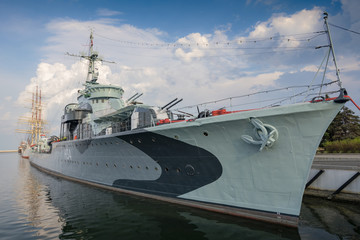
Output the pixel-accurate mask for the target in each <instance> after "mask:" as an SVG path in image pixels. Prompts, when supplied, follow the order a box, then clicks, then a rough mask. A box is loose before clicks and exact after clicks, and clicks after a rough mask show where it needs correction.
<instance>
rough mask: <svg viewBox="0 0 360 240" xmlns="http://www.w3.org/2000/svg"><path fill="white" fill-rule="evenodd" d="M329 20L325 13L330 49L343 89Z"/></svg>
mask: <svg viewBox="0 0 360 240" xmlns="http://www.w3.org/2000/svg"><path fill="white" fill-rule="evenodd" d="M327 18H328V13H327V12H324V21H325V26H326V33H327V35H328V38H329V44H330V46H329V47H330V50H331V54H332V56H333V61H334V64H335V70H336V76H337V81H338V85H339V87H340V88H342V82H341V79H340V70H339V69H338V66H337V62H336V57H335V51H334V45H333V43H332V39H331V34H330V28H329V24H328V22H327Z"/></svg>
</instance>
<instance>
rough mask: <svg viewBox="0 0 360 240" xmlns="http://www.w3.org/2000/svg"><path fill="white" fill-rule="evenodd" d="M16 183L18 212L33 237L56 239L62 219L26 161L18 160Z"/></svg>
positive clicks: (44, 187)
mask: <svg viewBox="0 0 360 240" xmlns="http://www.w3.org/2000/svg"><path fill="white" fill-rule="evenodd" d="M18 166H19V167H18V170H19V173H18V177H17V181H16V189H17V190H16V192H17V196H16V203H17V205H18V211H19V212H20V213H21V215H20V216H22V217H23V219H22V220H25V222H28V225H29V226H30V227H31V229H30V231H31V232H32V235H33V236H37V237H38V238H40V237H41V238H42V237H44V238H46V239H56V238H57V237H58V235H59V234H60V232H61V227H62V219H61V218H60V217H59V216H58V214H57V209H56V208H55V207H54V206H53V205H52V204H51V199H50V198H49V197H50V196H49V195H48V194H47V190H46V186H45V185H44V184H43V183H41V182H39V181H38V179H37V177H36V175H34V174H33V172H32V171H31V168H30V164H29V162H28V161H27V160H25V159H22V158H19V165H18Z"/></svg>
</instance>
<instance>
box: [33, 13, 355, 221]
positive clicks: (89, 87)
mask: <svg viewBox="0 0 360 240" xmlns="http://www.w3.org/2000/svg"><path fill="white" fill-rule="evenodd" d="M324 19H325V25H326V27H327V30H326V33H327V34H328V36H329V48H330V50H331V51H332V55H333V59H334V60H335V61H336V59H335V54H334V50H333V45H332V41H331V37H330V32H329V28H328V25H327V15H325V17H324ZM90 43H91V44H90V49H89V55H86V56H85V55H82V56H80V57H82V58H84V59H87V60H88V63H89V65H88V77H87V80H86V82H85V84H84V86H85V87H84V89H82V90H79V92H78V93H79V94H78V97H77V101H78V102H77V103H69V104H67V105H66V106H65V108H64V114H63V115H62V117H61V128H60V137H59V139H49V140H48V141H47V142H48V146H49V148H48V149H47V150H46V151H40V150H39V149H40V148H34V151H33V152H32V153H31V156H30V163H31V165H32V166H34V167H37V168H39V169H40V170H43V171H45V172H47V173H50V174H53V175H56V176H60V177H64V178H66V179H70V180H74V181H78V182H82V183H87V184H91V185H94V186H97V187H102V188H106V189H110V190H114V191H120V192H124V193H129V194H135V195H139V196H144V197H149V198H153V199H158V200H162V201H168V202H171V203H176V204H183V205H187V206H191V207H197V208H201V209H205V210H210V211H215V212H219V213H225V214H230V215H235V216H241V217H246V218H251V219H256V220H262V221H267V222H272V223H278V224H282V225H288V226H297V224H298V217H299V214H300V207H301V202H302V196H303V192H304V188H305V184H306V181H307V178H308V175H309V171H310V168H311V165H312V161H313V159H314V155H315V153H316V149H317V147H318V145H319V143H320V141H321V139H322V136H323V134H324V133H325V131H326V129H327V127H328V126H329V124H330V123H331V122H332V120H333V119H334V117H335V116H336V114H337V113H338V112H339V111H340V109H341V108H342V107H343V105H344V104H345V102H347V101H348V100H349V97H348V96H347V93H346V90H345V89H344V88H343V87H342V85H341V81H340V77H339V75H338V71H336V74H337V76H338V80H337V81H336V82H337V84H338V85H339V90H338V91H337V94H338V96H337V97H334V98H329V97H324V96H319V97H314V98H313V99H312V100H311V101H305V102H300V103H295V104H290V105H281V106H272V107H265V108H259V109H252V110H247V111H243V110H232V111H229V110H227V109H224V108H221V109H212V111H210V110H206V111H199V112H198V114H196V115H194V114H189V113H187V112H184V111H180V110H179V111H178V112H176V111H175V110H174V111H172V110H171V108H173V107H174V106H175V105H176V104H178V103H179V102H180V101H181V100H182V99H180V100H178V99H174V100H173V101H171V102H169V103H168V104H165V105H164V106H162V107H157V106H151V105H146V104H143V103H141V102H139V101H137V99H138V98H139V97H140V96H141V94H135V95H133V96H132V97H130V98H129V99H127V100H126V101H125V100H124V99H123V94H124V90H123V89H122V88H121V87H118V86H113V85H102V84H99V83H98V82H97V80H98V72H97V70H96V67H95V63H96V62H97V61H101V59H100V58H99V56H98V53H97V52H95V51H94V50H93V34H92V33H91V35H90ZM330 50H329V51H330ZM329 55H330V54H329ZM335 66H336V62H335ZM179 113H183V114H179Z"/></svg>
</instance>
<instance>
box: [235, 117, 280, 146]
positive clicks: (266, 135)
mask: <svg viewBox="0 0 360 240" xmlns="http://www.w3.org/2000/svg"><path fill="white" fill-rule="evenodd" d="M249 121H250V123H251V124H252V125H253V126H254V133H255V139H254V138H253V137H251V136H249V135H242V136H241V138H242V140H244V141H245V142H247V143H249V144H255V145H261V146H260V149H259V151H260V152H261V151H262V150H263V149H264V148H265V147H266V148H270V147H272V146H273V145H274V143H275V142H276V140H277V139H278V138H279V132H278V130H277V129H276V128H275V127H274V126H272V125H270V124H265V123H263V122H262V121H260V120H259V119H257V118H254V117H251V118H249Z"/></svg>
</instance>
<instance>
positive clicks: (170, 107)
mask: <svg viewBox="0 0 360 240" xmlns="http://www.w3.org/2000/svg"><path fill="white" fill-rule="evenodd" d="M182 100H183V99H180V100H178V101H177V102H175V103H174V104H172V105H170V106H169V107H167V108H166V110H169V109H170V108H172V107H173V106H175V105H176V104H178V103H179V102H181V101H182Z"/></svg>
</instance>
